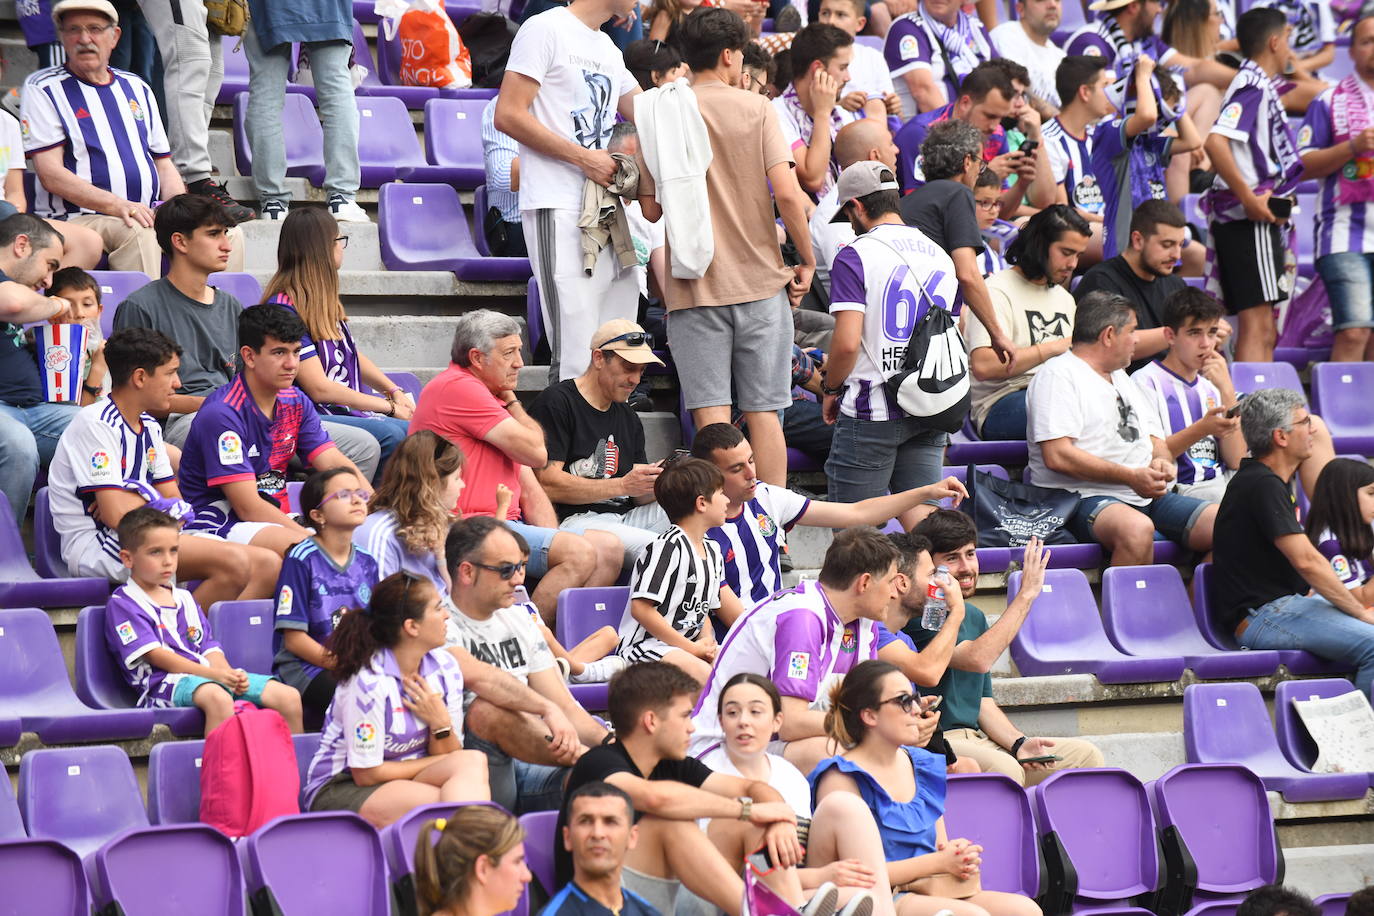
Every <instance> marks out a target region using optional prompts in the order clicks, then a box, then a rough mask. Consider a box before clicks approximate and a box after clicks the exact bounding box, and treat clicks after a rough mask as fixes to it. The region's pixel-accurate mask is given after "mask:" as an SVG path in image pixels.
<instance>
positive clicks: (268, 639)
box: [209, 599, 273, 674]
mask: <svg viewBox="0 0 1374 916" xmlns="http://www.w3.org/2000/svg"><path fill="white" fill-rule="evenodd" d="M209 617H210V634H211V635H212V636H214V637H215V639H217V640H219V643H220V645H222V646H223V647H224V657H225V658H227V659H228V660H229V664H231V665H233V666H234V667H235V668H243V669H244V670H246V671H251V672H253V673H254V674H271V673H272V629H273V626H272V621H273V616H272V602H271V600H269V599H262V600H259V601H216V602H215V603H214V604H212V605H210V614H209Z"/></svg>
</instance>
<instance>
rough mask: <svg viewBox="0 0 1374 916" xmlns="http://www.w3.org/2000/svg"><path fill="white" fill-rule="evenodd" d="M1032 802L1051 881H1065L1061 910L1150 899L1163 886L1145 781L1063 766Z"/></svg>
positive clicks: (1109, 771) (1060, 883)
mask: <svg viewBox="0 0 1374 916" xmlns="http://www.w3.org/2000/svg"><path fill="white" fill-rule="evenodd" d="M1031 804H1032V805H1033V807H1034V809H1035V820H1036V824H1037V826H1038V827H1039V830H1040V834H1041V836H1042V837H1043V838H1044V842H1043V844H1042V845H1043V846H1044V849H1045V867H1046V869H1047V870H1048V871H1049V874H1050V887H1051V888H1058V887H1059V886H1062V888H1063V896H1064V898H1065V899H1064V903H1065V904H1068V906H1064V907H1061V908H1060V909H1059V910H1058V912H1064V911H1065V910H1068V909H1070V908H1071V909H1072V910H1073V911H1078V910H1080V909H1082V908H1084V907H1094V906H1105V905H1116V906H1115V907H1114V908H1115V909H1118V910H1119V908H1120V906H1121V905H1126V906H1132V905H1134V906H1142V905H1145V904H1146V902H1147V900H1148V898H1149V897H1151V896H1152V895H1153V894H1154V892H1155V891H1156V890H1157V889H1158V888H1159V884H1160V862H1159V850H1158V845H1157V843H1156V840H1155V822H1154V817H1153V815H1152V814H1151V812H1150V802H1149V799H1148V798H1147V796H1146V794H1145V787H1144V786H1143V785H1141V784H1140V780H1138V779H1136V778H1135V777H1134V776H1132V775H1131V774H1130V773H1127V772H1126V771H1125V770H1119V769H1112V768H1104V769H1097V770H1061V771H1060V772H1057V773H1054V774H1053V775H1051V776H1050V777H1049V778H1048V779H1046V780H1045V781H1044V782H1042V783H1041V784H1040V785H1039V786H1037V787H1036V789H1035V791H1034V792H1033V793H1032V796H1031ZM1074 874H1076V876H1077V880H1076V881H1075V880H1073V875H1074ZM1051 911H1055V910H1054V908H1053V907H1052V908H1051Z"/></svg>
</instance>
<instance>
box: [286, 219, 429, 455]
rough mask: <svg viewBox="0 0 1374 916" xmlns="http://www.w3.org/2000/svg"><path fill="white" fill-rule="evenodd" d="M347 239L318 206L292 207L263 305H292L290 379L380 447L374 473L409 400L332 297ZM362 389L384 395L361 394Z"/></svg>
mask: <svg viewBox="0 0 1374 916" xmlns="http://www.w3.org/2000/svg"><path fill="white" fill-rule="evenodd" d="M347 245H348V237H347V236H345V235H340V234H339V224H338V223H337V222H335V220H334V217H333V216H331V215H330V213H329V211H328V210H326V209H324V208H323V207H297V208H295V209H293V210H292V211H291V213H290V214H289V215H288V216H287V217H286V220H285V221H284V222H282V224H281V236H280V237H279V239H278V241H277V272H276V273H275V274H273V275H272V279H271V280H268V281H267V290H266V292H265V294H264V295H265V299H264V301H265V302H271V303H275V304H277V305H284V306H286V307H287V308H291V309H295V310H296V312H297V313H298V314H299V315H300V316H301V320H302V321H304V322H305V327H306V331H307V333H306V336H305V337H304V338H302V340H301V361H300V369H299V370H298V371H297V374H296V384H297V385H298V386H299V387H300V389H301V390H302V391H304V392H305V393H306V394H308V395H309V396H310V399H311V400H312V401H314V402H315V405H316V406H317V407H318V408H319V410H320V412H321V413H323V414H327V415H328V419H329V421H330V422H331V423H341V424H344V425H346V426H355V427H359V428H361V429H363V430H366V431H367V432H368V433H370V434H371V435H372V437H373V438H374V439H376V440H377V444H378V445H380V446H381V464H380V465H379V466H378V473H381V469H382V468H385V467H386V462H387V459H389V458H390V457H391V454H392V452H394V451H395V450H396V446H398V445H399V444H400V442H401V440H402V439H404V438H405V437H406V431H407V428H408V426H409V420H410V415H411V413H412V412H413V411H414V409H415V402H414V401H412V400H411V398H410V395H408V394H406V393H405V391H403V390H402V389H401V386H399V385H397V384H396V383H395V382H393V381H392V380H391V379H390V378H388V377H387V375H386V374H385V373H383V372H382V370H381V369H378V368H377V365H376V363H374V362H372V360H370V359H368V358H367V355H366V354H364V353H363V352H362V351H361V350H359V349H358V347H357V344H355V343H354V341H353V334H352V332H351V331H350V330H349V328H348V315H347V314H345V313H344V307H343V302H341V301H340V299H339V268H340V267H342V266H343V253H344V248H345V247H346V246H347ZM364 386H370V387H371V388H372V389H374V390H376V391H381V392H384V394H383V395H381V396H380V397H379V396H378V395H375V394H366V393H364Z"/></svg>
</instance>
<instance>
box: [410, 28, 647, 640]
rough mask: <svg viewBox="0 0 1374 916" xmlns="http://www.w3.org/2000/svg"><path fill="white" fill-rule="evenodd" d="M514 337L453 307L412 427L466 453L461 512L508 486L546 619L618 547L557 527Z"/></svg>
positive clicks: (499, 318)
mask: <svg viewBox="0 0 1374 916" xmlns="http://www.w3.org/2000/svg"><path fill="white" fill-rule="evenodd" d="M553 12H557V11H556V10H555V11H553ZM587 339H588V340H590V339H591V338H590V335H589V336H588V338H587ZM521 346H522V344H521V340H520V325H519V323H518V322H516V320H515V319H514V318H511V317H510V316H508V315H502V314H500V313H499V312H493V311H491V310H489V309H478V310H476V311H472V312H468V313H466V314H464V315H462V316H460V317H459V318H458V321H457V323H456V327H455V328H454V330H453V352H452V357H453V358H452V361H451V362H450V363H449V366H448V368H447V369H446V370H444V371H443V372H441V373H440V374H439V375H438V376H436V377H435V378H434V379H433V380H432V381H430V383H429V384H428V385H426V386H425V389H424V391H423V392H421V394H420V403H419V405H418V406H417V407H416V409H415V416H414V417H413V418H412V420H411V421H410V429H411V432H412V433H414V432H417V431H419V430H424V429H428V430H431V431H433V432H434V433H436V434H437V435H439V436H441V437H443V438H445V439H447V440H449V441H450V442H452V443H453V444H454V445H456V446H458V447H459V448H460V449H462V451H463V454H464V455H465V456H466V459H467V461H469V462H471V464H470V466H469V468H468V477H469V482H470V483H471V484H472V486H471V487H468V488H466V489H465V490H463V491H461V492H460V493H459V494H458V510H459V512H461V513H462V514H463V515H464V516H469V515H491V514H492V513H493V512H494V511H495V508H496V507H495V500H496V492H497V489H496V488H497V485H498V484H504V485H505V486H506V488H507V489H509V490H510V491H511V494H512V497H513V499H512V503H511V507H510V509H509V510H507V514H506V518H505V521H506V522H507V523H509V524H510V526H511V528H512V530H515V531H518V532H519V533H520V535H521V536H522V537H524V538H525V540H526V541H528V542H529V544H530V547H531V548H532V551H533V552H532V554H531V556H530V575H531V576H532V577H538V578H539V579H540V582H539V586H538V588H536V589H535V590H534V595H533V597H534V603H535V604H536V605H538V606H539V611H540V613H541V614H543V615H544V620H545V621H546V622H548V623H550V624H552V623H553V615H554V608H555V603H556V601H557V595H558V593H559V592H561V591H562V590H563V589H565V588H577V587H579V586H583V585H591V586H595V585H610V584H611V583H613V582H614V581H615V580H616V577H617V576H618V575H619V574H620V567H621V564H622V562H623V561H624V558H625V549H624V547H623V546H622V545H621V543H620V539H619V538H617V537H616V536H615V535H613V534H611V533H609V532H606V531H597V530H592V529H589V530H588V531H587V532H586V533H585V534H584V535H582V536H579V535H576V534H572V533H571V532H567V531H559V530H558V516H557V515H556V514H555V512H554V509H553V504H552V503H551V502H549V498H548V496H547V495H546V494H545V493H544V489H543V487H541V486H540V485H539V481H538V480H537V479H536V478H535V476H534V471H533V470H532V468H542V467H543V466H544V465H546V464H548V450H547V449H546V448H545V445H544V431H543V430H542V429H541V428H540V426H539V422H538V421H537V420H535V419H534V418H533V417H531V416H530V415H529V414H527V413H526V412H525V408H524V407H523V406H521V404H520V399H519V398H517V397H516V396H515V386H516V382H517V381H518V379H519V370H520V367H521V365H523V363H522V362H521V359H520V349H521Z"/></svg>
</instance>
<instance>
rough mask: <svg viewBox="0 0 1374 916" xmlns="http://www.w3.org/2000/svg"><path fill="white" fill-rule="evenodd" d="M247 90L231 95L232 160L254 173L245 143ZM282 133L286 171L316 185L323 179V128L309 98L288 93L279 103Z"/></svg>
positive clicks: (242, 172)
mask: <svg viewBox="0 0 1374 916" xmlns="http://www.w3.org/2000/svg"><path fill="white" fill-rule="evenodd" d="M247 113H248V93H246V92H240V93H239V94H238V95H236V96H234V161H235V163H236V164H237V165H238V169H239V172H240V173H241V174H243V175H252V174H253V150H252V147H250V146H249V145H248V132H247V127H246V124H247ZM281 120H282V133H283V138H284V140H285V142H286V174H287V175H290V176H294V177H298V178H308V179H310V180H311V182H312V183H314V184H316V185H318V184H319V183H320V182H321V181H322V180H323V178H324V131H323V129H321V127H320V119H319V117H318V116H317V115H316V114H315V106H314V105H312V104H311V103H310V99H308V98H306V97H305V96H303V95H301V94H300V93H296V92H288V93H287V94H286V101H285V103H284V104H283V105H282V113H281Z"/></svg>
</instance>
